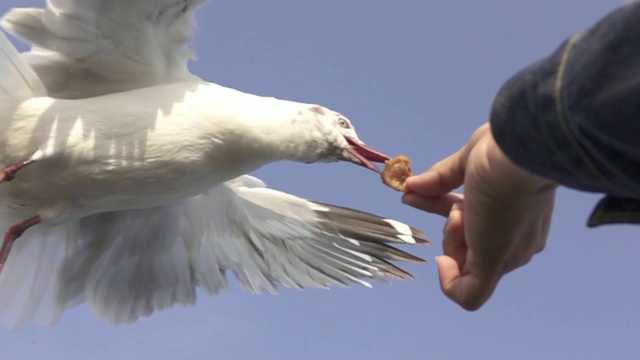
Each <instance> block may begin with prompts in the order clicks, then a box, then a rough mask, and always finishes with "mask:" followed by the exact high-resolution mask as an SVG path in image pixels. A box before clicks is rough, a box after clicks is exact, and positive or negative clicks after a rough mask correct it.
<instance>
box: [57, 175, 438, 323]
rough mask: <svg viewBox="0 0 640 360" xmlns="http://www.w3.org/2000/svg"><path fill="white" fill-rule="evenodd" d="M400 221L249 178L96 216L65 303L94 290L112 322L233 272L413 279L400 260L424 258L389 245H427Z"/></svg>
mask: <svg viewBox="0 0 640 360" xmlns="http://www.w3.org/2000/svg"><path fill="white" fill-rule="evenodd" d="M422 236H423V235H422V233H420V232H419V231H417V230H415V229H412V228H410V227H409V226H407V225H404V224H402V223H399V222H397V221H394V220H390V219H385V218H381V217H378V216H374V215H371V214H367V213H363V212H360V211H356V210H351V209H346V208H342V207H337V206H332V205H327V204H321V203H315V202H311V201H307V200H304V199H301V198H299V197H295V196H292V195H289V194H285V193H282V192H279V191H276V190H272V189H268V188H265V187H264V184H263V183H262V181H260V180H258V179H256V178H253V177H250V176H242V177H240V178H237V179H235V180H232V181H230V182H227V183H225V184H223V185H220V186H218V187H216V188H214V189H212V190H211V191H209V192H208V193H205V194H202V195H199V196H196V197H194V198H190V199H187V200H185V201H183V202H181V203H180V204H176V205H169V206H161V207H155V208H148V209H140V210H130V211H118V212H111V213H104V214H99V215H93V216H90V217H87V218H84V219H82V220H81V221H80V234H79V238H80V239H82V240H81V242H80V243H78V244H76V246H75V248H73V249H69V250H68V251H67V254H68V257H67V260H66V261H65V265H64V266H63V270H62V276H61V278H60V279H61V280H60V283H59V285H58V289H61V291H60V293H59V302H58V303H59V307H65V306H70V305H73V304H77V303H79V302H81V301H83V300H84V299H85V297H86V298H88V300H89V303H90V304H91V305H92V307H93V308H94V310H95V311H96V313H97V315H98V316H100V317H102V318H106V319H107V320H108V321H109V322H111V323H112V324H119V323H124V322H133V321H136V320H137V319H138V318H139V317H141V316H148V315H150V314H151V313H153V312H154V311H157V310H161V309H164V308H167V307H171V306H172V305H173V304H176V303H179V304H192V303H194V302H195V294H196V293H195V289H196V286H201V287H203V288H204V289H205V290H206V291H207V292H209V293H210V294H212V295H215V294H217V293H219V292H220V291H222V290H224V289H226V287H227V277H226V273H227V272H231V273H233V274H234V275H235V277H236V278H237V279H238V281H239V283H240V285H241V286H242V287H243V288H245V289H247V290H249V291H251V292H254V293H259V292H261V291H262V290H265V289H266V290H267V291H269V292H272V293H275V292H276V291H277V286H278V285H283V286H287V287H294V288H299V289H302V288H304V287H321V288H326V287H331V286H348V285H349V284H352V283H360V284H362V285H365V286H370V284H369V282H368V281H367V280H368V279H384V278H394V279H407V278H410V277H411V275H410V274H409V273H407V272H405V271H404V270H402V269H400V268H399V267H397V266H396V265H393V264H392V263H391V262H390V261H409V262H423V260H422V259H420V258H418V257H416V256H413V255H411V254H409V253H406V252H404V251H402V250H399V249H396V248H394V247H393V246H390V245H389V244H394V243H395V244H411V245H413V244H426V243H428V242H427V241H426V240H423V239H422V238H421V237H422Z"/></svg>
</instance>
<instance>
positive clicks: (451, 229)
mask: <svg viewBox="0 0 640 360" xmlns="http://www.w3.org/2000/svg"><path fill="white" fill-rule="evenodd" d="M463 218H464V209H463V203H462V202H459V203H455V204H454V205H453V206H452V207H451V211H450V212H449V218H448V219H447V223H446V224H445V226H444V231H443V239H442V251H443V252H444V255H447V256H448V257H451V258H453V259H454V260H455V261H456V262H457V263H458V264H460V268H462V267H463V266H464V265H465V263H466V259H467V252H468V250H469V247H468V246H467V242H466V239H465V238H464V223H463Z"/></svg>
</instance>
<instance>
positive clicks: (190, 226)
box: [0, 0, 429, 328]
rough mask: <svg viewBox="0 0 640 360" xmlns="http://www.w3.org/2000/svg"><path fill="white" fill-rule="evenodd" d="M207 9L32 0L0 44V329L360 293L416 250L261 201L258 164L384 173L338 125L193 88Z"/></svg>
mask: <svg viewBox="0 0 640 360" xmlns="http://www.w3.org/2000/svg"><path fill="white" fill-rule="evenodd" d="M205 3H206V0H138V1H130V0H47V1H46V7H45V8H43V9H40V8H18V9H13V10H11V11H9V12H8V13H7V14H5V15H4V16H3V17H2V20H1V22H0V25H1V26H2V28H3V29H4V30H5V31H6V32H8V33H11V34H13V35H14V36H16V37H17V38H19V39H21V40H23V41H25V42H26V43H28V44H29V45H30V46H31V49H30V50H29V51H27V52H25V53H22V54H20V53H19V52H18V51H17V50H16V49H15V48H14V47H13V45H12V44H11V43H10V42H9V40H8V39H7V37H6V36H5V35H4V34H3V33H1V32H0V73H1V74H2V76H0V116H1V119H2V121H0V127H1V128H0V169H1V170H0V228H2V229H6V233H5V235H4V239H3V243H2V248H0V267H1V272H0V319H1V320H2V322H3V324H4V325H5V326H7V327H10V328H15V327H19V326H21V325H23V324H25V323H28V322H30V321H32V320H33V321H36V322H40V323H42V324H44V325H46V326H53V325H55V324H56V323H57V322H58V321H59V320H60V318H61V316H62V314H63V312H64V311H65V310H66V309H69V308H71V307H74V306H76V305H78V304H81V303H85V302H86V303H88V304H89V305H90V306H91V307H92V309H93V310H94V312H95V314H96V316H97V317H99V318H101V319H105V320H106V321H108V322H109V323H110V324H112V325H119V324H126V323H133V322H135V321H137V320H138V319H140V318H141V317H147V316H150V315H151V314H152V313H154V312H156V311H160V310H163V309H167V308H170V307H172V306H174V305H176V304H180V305H190V304H194V303H195V301H196V289H197V288H201V289H203V290H204V291H206V292H207V293H208V294H210V295H211V296H215V295H217V294H219V293H220V292H222V291H223V290H226V289H227V288H228V277H227V276H228V275H230V274H232V275H233V276H234V277H235V278H236V279H237V281H238V283H239V285H240V287H241V288H243V289H245V290H248V291H250V292H253V293H261V292H263V291H266V292H270V293H276V292H277V291H278V287H279V286H283V287H291V288H296V289H303V288H309V287H311V288H313V287H315V288H330V287H334V286H339V287H347V286H350V285H351V284H361V285H364V286H367V287H370V286H371V283H370V280H385V279H409V278H411V274H409V273H408V272H406V271H405V270H402V269H401V268H399V267H398V266H396V265H394V264H392V263H391V261H403V262H413V263H422V262H424V260H422V259H421V258H419V257H417V256H414V255H412V254H410V253H408V252H405V251H403V250H400V249H397V248H396V247H394V244H401V245H404V244H407V245H417V244H428V243H429V242H428V241H427V240H425V239H424V234H423V233H422V232H420V231H419V230H416V229H415V228H413V227H410V226H408V225H406V224H404V223H401V222H399V221H396V220H393V219H388V218H385V217H380V216H376V215H373V214H369V213H366V212H362V211H358V210H353V209H349V208H345V207H341V206H337V205H331V204H326V203H322V202H317V201H311V200H307V199H303V198H300V197H297V196H294V195H291V194H287V193H284V192H281V191H277V190H274V189H270V188H268V187H266V185H265V183H264V182H263V181H262V180H260V179H258V178H256V177H253V176H251V175H248V174H249V173H251V172H252V171H254V170H256V169H259V168H260V167H262V166H265V165H268V164H270V163H273V162H276V161H281V160H290V161H296V162H302V163H316V162H336V161H347V162H351V163H354V164H356V165H359V166H362V167H364V168H366V169H369V170H372V171H376V172H379V170H378V168H377V167H376V166H375V165H374V164H373V163H375V162H384V161H386V160H388V159H389V157H388V156H386V155H384V154H383V153H381V152H378V151H376V150H373V149H372V148H370V147H369V146H367V145H366V144H365V143H364V142H362V141H361V140H360V139H359V137H358V135H357V133H356V131H355V129H354V127H353V124H352V123H351V121H350V120H349V119H347V117H345V116H344V115H342V114H340V113H338V112H336V111H333V110H331V109H329V108H327V107H324V106H322V105H318V104H312V103H301V102H295V101H287V100H282V99H276V98H272V97H263V96H257V95H253V94H249V93H245V92H241V91H238V90H234V89H231V88H227V87H223V86H220V85H217V84H215V83H211V82H207V81H205V80H202V79H200V78H199V77H197V76H196V75H194V74H192V73H191V72H190V71H189V69H188V62H189V60H190V59H191V58H192V57H193V53H192V51H191V50H190V49H189V44H190V43H191V41H192V36H193V27H194V24H195V18H194V16H195V13H196V11H197V10H198V9H199V8H201V7H203V6H204V5H205Z"/></svg>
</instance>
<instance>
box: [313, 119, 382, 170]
mask: <svg viewBox="0 0 640 360" xmlns="http://www.w3.org/2000/svg"><path fill="white" fill-rule="evenodd" d="M309 110H310V111H309V112H310V113H313V114H312V115H313V118H314V120H315V124H314V125H315V126H314V130H315V131H313V133H315V134H316V138H315V139H313V141H312V143H313V145H312V146H311V148H315V147H318V145H319V144H322V146H321V148H320V149H317V151H318V154H319V157H318V158H315V159H313V160H312V161H310V162H316V161H319V162H333V161H348V162H351V163H354V164H356V165H360V166H362V167H365V168H367V169H369V170H373V171H375V172H380V170H379V169H378V168H377V167H376V166H375V165H374V164H373V163H374V162H378V163H382V162H385V161H387V160H389V156H387V155H385V154H383V153H381V152H379V151H376V150H374V149H372V148H370V147H369V146H367V145H366V144H365V143H364V142H363V141H362V140H360V138H359V137H358V134H357V133H356V130H355V128H354V127H353V125H352V124H351V121H349V119H347V118H346V117H345V116H344V115H342V114H340V113H338V112H335V111H331V110H329V109H327V108H324V107H321V106H315V107H312V108H310V109H309ZM317 136H321V137H322V138H323V139H318V138H317ZM307 149H309V150H310V148H307Z"/></svg>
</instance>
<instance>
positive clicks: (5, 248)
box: [0, 215, 42, 271]
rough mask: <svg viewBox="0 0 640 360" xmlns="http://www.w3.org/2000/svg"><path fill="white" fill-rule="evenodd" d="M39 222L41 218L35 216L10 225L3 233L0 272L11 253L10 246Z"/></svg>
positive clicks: (0, 250) (0, 249)
mask: <svg viewBox="0 0 640 360" xmlns="http://www.w3.org/2000/svg"><path fill="white" fill-rule="evenodd" d="M40 222H42V216H40V215H36V216H34V217H30V218H28V219H27V220H24V221H21V222H19V223H17V224H13V225H11V227H9V230H7V232H6V233H4V242H3V243H2V248H0V271H2V268H3V267H4V264H5V263H6V262H7V258H9V252H10V251H11V245H13V242H14V241H16V239H17V238H19V237H20V236H21V235H22V233H23V232H24V231H25V230H27V229H28V228H30V227H32V226H34V225H37V224H39V223H40Z"/></svg>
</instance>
